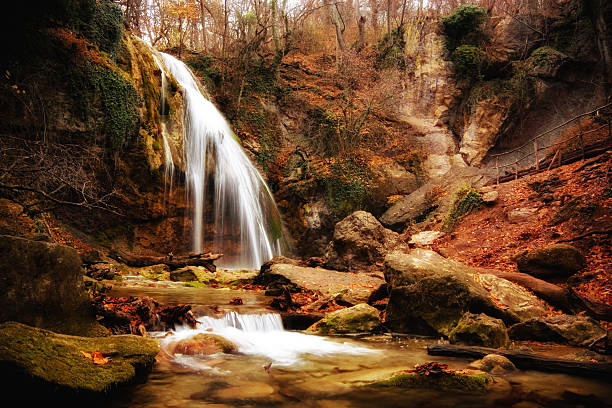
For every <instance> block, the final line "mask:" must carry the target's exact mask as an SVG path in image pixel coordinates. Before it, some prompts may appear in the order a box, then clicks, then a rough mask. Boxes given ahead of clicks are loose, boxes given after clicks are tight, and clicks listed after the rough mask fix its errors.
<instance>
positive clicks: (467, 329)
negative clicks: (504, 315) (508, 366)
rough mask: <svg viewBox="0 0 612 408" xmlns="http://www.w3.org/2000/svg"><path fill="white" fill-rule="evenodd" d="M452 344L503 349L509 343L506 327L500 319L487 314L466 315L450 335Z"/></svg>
mask: <svg viewBox="0 0 612 408" xmlns="http://www.w3.org/2000/svg"><path fill="white" fill-rule="evenodd" d="M448 337H449V340H450V342H451V343H461V344H467V345H469V346H483V347H493V348H498V347H503V346H505V345H506V344H507V343H508V333H507V332H506V326H505V325H504V322H503V321H501V320H500V319H494V318H492V317H489V316H487V315H485V314H482V313H481V314H479V315H476V314H472V313H466V314H464V315H463V317H462V318H461V320H459V323H457V326H455V327H454V328H453V330H451V332H450V334H449V336H448Z"/></svg>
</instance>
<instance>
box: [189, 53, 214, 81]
mask: <svg viewBox="0 0 612 408" xmlns="http://www.w3.org/2000/svg"><path fill="white" fill-rule="evenodd" d="M185 62H186V63H187V65H189V67H190V68H191V69H192V70H194V71H195V72H196V73H197V74H198V75H199V76H200V77H201V78H202V80H203V81H204V83H205V84H206V85H207V87H209V88H210V87H211V86H212V85H214V86H218V85H219V84H220V83H221V72H220V71H219V68H218V67H217V66H215V65H214V62H215V61H214V59H213V57H211V56H210V55H208V54H197V55H192V56H191V57H189V58H187V60H186V61H185Z"/></svg>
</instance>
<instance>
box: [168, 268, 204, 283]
mask: <svg viewBox="0 0 612 408" xmlns="http://www.w3.org/2000/svg"><path fill="white" fill-rule="evenodd" d="M170 280H171V281H173V282H196V281H197V280H198V276H197V275H196V273H195V272H194V271H193V270H192V268H191V267H189V266H187V267H185V268H181V269H177V270H175V271H172V272H170Z"/></svg>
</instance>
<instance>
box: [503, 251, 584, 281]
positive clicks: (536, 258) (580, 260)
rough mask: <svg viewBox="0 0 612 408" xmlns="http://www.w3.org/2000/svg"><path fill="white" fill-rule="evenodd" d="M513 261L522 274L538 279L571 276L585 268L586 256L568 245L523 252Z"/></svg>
mask: <svg viewBox="0 0 612 408" xmlns="http://www.w3.org/2000/svg"><path fill="white" fill-rule="evenodd" d="M513 260H514V261H515V262H516V265H517V267H518V269H519V270H520V271H521V272H524V273H528V274H530V275H532V276H535V277H538V278H548V277H558V276H563V277H567V276H571V275H573V274H575V273H576V272H578V271H579V270H580V269H582V268H584V267H585V265H586V260H585V258H584V255H582V253H581V252H580V251H579V250H578V249H576V248H575V247H573V246H571V245H567V244H554V245H550V246H547V247H546V248H540V249H534V250H532V251H523V252H521V253H519V254H518V255H516V256H515V257H514V258H513Z"/></svg>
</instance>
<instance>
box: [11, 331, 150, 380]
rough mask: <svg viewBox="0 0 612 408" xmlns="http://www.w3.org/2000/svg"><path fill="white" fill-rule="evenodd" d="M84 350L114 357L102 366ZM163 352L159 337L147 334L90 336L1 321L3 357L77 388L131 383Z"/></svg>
mask: <svg viewBox="0 0 612 408" xmlns="http://www.w3.org/2000/svg"><path fill="white" fill-rule="evenodd" d="M83 352H85V353H93V352H100V353H102V354H103V355H104V356H108V357H110V358H111V360H110V361H109V362H108V363H107V364H104V365H96V364H93V362H92V360H91V358H87V357H85V356H84V355H83V354H82V353H83ZM158 352H159V345H158V343H157V341H155V340H152V339H147V338H143V337H137V336H110V337H100V338H86V337H76V336H66V335H60V334H55V333H53V332H49V331H46V330H42V329H36V328H33V327H29V326H25V325H22V324H19V323H13V322H9V323H3V324H2V325H0V360H2V361H5V362H11V363H12V364H13V365H15V366H17V367H19V368H20V369H22V370H23V371H24V372H25V373H27V375H29V376H31V377H33V378H36V379H40V380H42V381H43V382H45V383H48V384H49V385H51V386H55V387H60V389H67V390H70V391H74V392H83V391H84V392H106V391H110V390H112V389H114V388H115V387H116V386H117V385H120V384H124V383H127V382H130V381H132V380H134V377H135V376H136V375H137V374H138V373H139V372H140V371H142V370H143V369H145V368H150V367H151V366H152V365H153V364H154V363H155V356H156V355H157V353H158Z"/></svg>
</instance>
